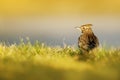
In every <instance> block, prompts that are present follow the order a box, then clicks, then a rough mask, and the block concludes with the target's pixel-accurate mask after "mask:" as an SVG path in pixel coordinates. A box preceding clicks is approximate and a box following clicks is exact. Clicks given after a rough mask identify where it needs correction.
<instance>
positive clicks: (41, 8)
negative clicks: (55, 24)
mask: <svg viewBox="0 0 120 80" xmlns="http://www.w3.org/2000/svg"><path fill="white" fill-rule="evenodd" d="M0 14H1V15H25V14H26V15H31V14H34V15H35V14H41V15H43V14H44V15H50V14H120V0H0Z"/></svg>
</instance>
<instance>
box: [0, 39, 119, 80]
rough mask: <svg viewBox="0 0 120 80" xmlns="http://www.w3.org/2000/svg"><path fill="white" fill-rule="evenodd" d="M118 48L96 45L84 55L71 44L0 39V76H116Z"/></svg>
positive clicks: (74, 79)
mask: <svg viewBox="0 0 120 80" xmlns="http://www.w3.org/2000/svg"><path fill="white" fill-rule="evenodd" d="M119 73H120V49H117V48H110V49H106V48H105V47H100V48H98V49H95V50H94V51H91V52H90V53H89V54H88V55H86V56H84V55H82V54H80V51H79V50H78V49H77V48H74V47H72V46H65V47H60V46H56V47H50V46H47V45H45V44H44V43H39V42H38V41H36V43H34V44H31V43H30V41H29V39H28V42H27V43H24V41H23V40H21V43H20V44H12V45H6V44H5V43H0V80H6V79H8V80H10V79H12V80H36V79H39V80H96V79H97V80H119V79H120V77H119Z"/></svg>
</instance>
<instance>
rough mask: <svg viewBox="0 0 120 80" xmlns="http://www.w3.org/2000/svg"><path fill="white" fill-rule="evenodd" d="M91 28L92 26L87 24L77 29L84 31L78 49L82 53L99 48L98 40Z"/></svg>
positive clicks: (79, 39)
mask: <svg viewBox="0 0 120 80" xmlns="http://www.w3.org/2000/svg"><path fill="white" fill-rule="evenodd" d="M91 26H92V24H85V25H82V26H81V27H77V28H79V29H81V31H82V35H80V37H79V38H78V47H79V48H80V50H81V51H82V53H86V52H89V51H90V50H93V49H94V48H96V47H98V46H99V41H98V38H97V37H96V36H95V35H94V33H93V31H92V28H91Z"/></svg>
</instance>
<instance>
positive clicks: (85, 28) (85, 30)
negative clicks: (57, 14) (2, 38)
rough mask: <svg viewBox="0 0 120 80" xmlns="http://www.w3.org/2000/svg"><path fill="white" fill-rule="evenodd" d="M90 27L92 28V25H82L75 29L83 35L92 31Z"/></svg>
mask: <svg viewBox="0 0 120 80" xmlns="http://www.w3.org/2000/svg"><path fill="white" fill-rule="evenodd" d="M91 26H92V24H85V25H82V26H80V27H75V28H76V29H79V30H81V31H82V33H85V32H89V31H92V28H91Z"/></svg>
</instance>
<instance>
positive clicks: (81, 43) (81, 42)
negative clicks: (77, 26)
mask: <svg viewBox="0 0 120 80" xmlns="http://www.w3.org/2000/svg"><path fill="white" fill-rule="evenodd" d="M88 46H89V45H88V40H87V38H86V37H85V36H84V35H81V36H80V37H79V38H78V47H79V48H81V49H84V50H88Z"/></svg>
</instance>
